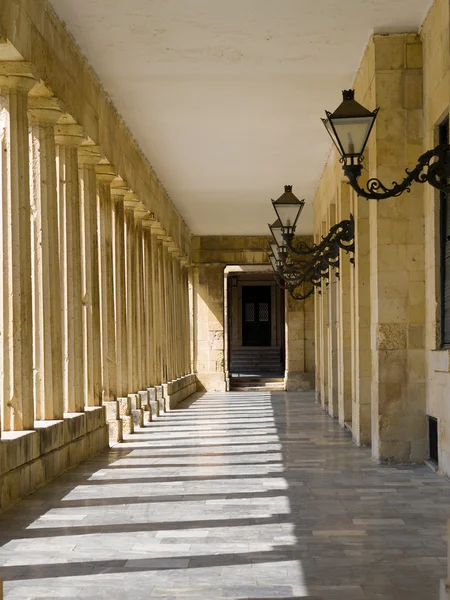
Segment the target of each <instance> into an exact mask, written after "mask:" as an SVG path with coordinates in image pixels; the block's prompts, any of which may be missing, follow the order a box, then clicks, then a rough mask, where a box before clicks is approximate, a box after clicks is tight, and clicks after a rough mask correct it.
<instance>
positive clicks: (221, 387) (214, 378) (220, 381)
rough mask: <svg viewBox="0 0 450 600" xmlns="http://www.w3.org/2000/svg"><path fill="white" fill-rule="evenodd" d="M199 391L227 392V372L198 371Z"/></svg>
mask: <svg viewBox="0 0 450 600" xmlns="http://www.w3.org/2000/svg"><path fill="white" fill-rule="evenodd" d="M197 382H198V391H199V392H226V391H227V389H226V382H225V373H197Z"/></svg>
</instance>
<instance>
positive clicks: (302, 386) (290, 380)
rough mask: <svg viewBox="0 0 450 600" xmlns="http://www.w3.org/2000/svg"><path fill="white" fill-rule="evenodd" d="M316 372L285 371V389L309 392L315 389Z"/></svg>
mask: <svg viewBox="0 0 450 600" xmlns="http://www.w3.org/2000/svg"><path fill="white" fill-rule="evenodd" d="M314 385H315V373H302V372H299V371H285V376H284V389H285V390H286V391H287V392H308V391H310V390H314Z"/></svg>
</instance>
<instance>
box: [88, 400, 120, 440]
mask: <svg viewBox="0 0 450 600" xmlns="http://www.w3.org/2000/svg"><path fill="white" fill-rule="evenodd" d="M116 404H117V402H116ZM84 415H85V417H86V433H89V432H91V431H94V429H99V427H104V426H105V425H106V407H105V406H85V408H84Z"/></svg>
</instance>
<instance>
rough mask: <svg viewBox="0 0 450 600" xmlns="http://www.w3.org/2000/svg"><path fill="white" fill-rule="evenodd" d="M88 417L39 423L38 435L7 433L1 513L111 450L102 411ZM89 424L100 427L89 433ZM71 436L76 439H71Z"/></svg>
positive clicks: (1, 445) (0, 450) (1, 456)
mask: <svg viewBox="0 0 450 600" xmlns="http://www.w3.org/2000/svg"><path fill="white" fill-rule="evenodd" d="M87 413H88V415H89V416H88V417H87V419H86V417H85V415H84V414H74V415H73V416H72V415H71V414H70V417H69V418H65V419H64V421H45V422H40V423H39V425H38V429H37V430H36V431H21V432H4V434H3V438H2V439H1V442H0V465H1V468H2V470H1V473H2V474H1V475H0V512H1V511H3V510H5V509H7V508H8V507H9V506H11V505H12V504H15V503H16V502H18V501H19V500H21V499H22V498H24V497H25V496H26V495H28V494H30V493H31V492H33V491H34V490H35V489H36V488H38V487H40V486H42V485H44V484H45V483H48V482H49V481H51V480H52V479H54V478H55V477H58V476H59V475H61V474H62V473H64V472H65V471H67V470H68V469H71V468H73V467H75V466H76V465H78V464H80V463H81V462H83V461H85V460H88V459H89V458H91V457H92V456H95V455H96V454H98V453H99V452H101V451H102V450H104V449H105V448H107V447H108V425H107V424H106V423H105V422H104V420H103V421H102V419H101V417H100V416H99V415H102V414H104V411H103V409H102V407H98V408H97V407H93V408H92V409H91V408H89V409H88V411H87ZM68 414H69V413H68ZM86 423H89V425H88V427H95V424H100V426H99V427H95V428H94V429H92V430H91V431H87V429H88V427H86ZM81 431H83V433H80V432H81ZM69 435H73V437H72V438H71V439H68V437H67V436H69ZM61 442H63V443H61ZM41 444H42V446H41ZM58 444H60V445H59V446H58Z"/></svg>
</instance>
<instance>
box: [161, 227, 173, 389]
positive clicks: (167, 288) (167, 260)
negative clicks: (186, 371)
mask: <svg viewBox="0 0 450 600" xmlns="http://www.w3.org/2000/svg"><path fill="white" fill-rule="evenodd" d="M170 247H171V242H170V238H166V239H165V240H163V247H162V250H163V276H164V286H163V294H164V295H163V298H164V308H165V325H166V331H165V345H166V349H165V354H166V361H167V366H166V378H165V382H164V383H168V382H170V381H172V380H173V379H174V377H175V375H174V347H173V346H174V344H173V305H174V296H173V283H172V272H171V271H172V269H171V266H172V265H171V263H172V260H171V254H170V252H169V248H170Z"/></svg>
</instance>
